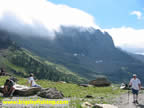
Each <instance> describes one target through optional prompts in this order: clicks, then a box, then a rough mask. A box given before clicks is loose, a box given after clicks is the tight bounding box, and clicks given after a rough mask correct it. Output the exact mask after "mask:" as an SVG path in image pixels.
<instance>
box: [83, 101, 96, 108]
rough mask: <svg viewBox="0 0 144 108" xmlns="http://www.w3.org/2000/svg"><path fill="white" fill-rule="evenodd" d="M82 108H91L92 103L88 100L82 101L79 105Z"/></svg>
mask: <svg viewBox="0 0 144 108" xmlns="http://www.w3.org/2000/svg"><path fill="white" fill-rule="evenodd" d="M81 107H82V108H92V107H93V105H92V104H90V103H89V102H84V103H83V104H82V105H81Z"/></svg>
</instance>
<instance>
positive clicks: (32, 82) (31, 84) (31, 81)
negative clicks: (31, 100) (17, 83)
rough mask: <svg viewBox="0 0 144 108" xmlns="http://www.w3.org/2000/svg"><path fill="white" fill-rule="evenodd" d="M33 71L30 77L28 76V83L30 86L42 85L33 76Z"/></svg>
mask: <svg viewBox="0 0 144 108" xmlns="http://www.w3.org/2000/svg"><path fill="white" fill-rule="evenodd" d="M33 76H34V75H33V73H31V74H30V76H29V78H28V83H29V84H30V87H40V88H41V86H40V85H38V84H36V82H35V80H34V78H33Z"/></svg>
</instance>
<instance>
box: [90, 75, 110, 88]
mask: <svg viewBox="0 0 144 108" xmlns="http://www.w3.org/2000/svg"><path fill="white" fill-rule="evenodd" d="M89 84H91V85H94V86H97V87H105V86H110V85H111V83H110V81H108V79H107V78H105V77H99V78H96V80H92V81H90V82H89Z"/></svg>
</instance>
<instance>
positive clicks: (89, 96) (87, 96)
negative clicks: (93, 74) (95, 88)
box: [85, 95, 93, 98]
mask: <svg viewBox="0 0 144 108" xmlns="http://www.w3.org/2000/svg"><path fill="white" fill-rule="evenodd" d="M85 98H93V96H91V95H86V96H85Z"/></svg>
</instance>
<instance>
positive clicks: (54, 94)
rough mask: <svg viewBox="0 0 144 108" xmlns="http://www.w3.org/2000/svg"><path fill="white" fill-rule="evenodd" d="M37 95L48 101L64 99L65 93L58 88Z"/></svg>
mask: <svg viewBox="0 0 144 108" xmlns="http://www.w3.org/2000/svg"><path fill="white" fill-rule="evenodd" d="M37 95H38V96H40V97H42V98H48V99H62V98H63V97H64V95H63V93H62V92H60V91H58V90H57V89H56V88H46V89H42V90H41V91H40V92H39V93H38V94H37Z"/></svg>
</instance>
